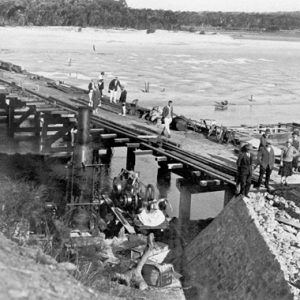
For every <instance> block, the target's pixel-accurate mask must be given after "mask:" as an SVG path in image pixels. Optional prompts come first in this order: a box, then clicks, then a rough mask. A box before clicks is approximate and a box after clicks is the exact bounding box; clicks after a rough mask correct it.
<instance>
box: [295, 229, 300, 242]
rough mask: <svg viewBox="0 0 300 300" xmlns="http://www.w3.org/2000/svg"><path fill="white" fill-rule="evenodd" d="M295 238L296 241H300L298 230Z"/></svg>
mask: <svg viewBox="0 0 300 300" xmlns="http://www.w3.org/2000/svg"><path fill="white" fill-rule="evenodd" d="M296 240H297V242H298V243H300V231H299V232H298V233H297V235H296Z"/></svg>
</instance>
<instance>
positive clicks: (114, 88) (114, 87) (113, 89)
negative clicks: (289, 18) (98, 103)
mask: <svg viewBox="0 0 300 300" xmlns="http://www.w3.org/2000/svg"><path fill="white" fill-rule="evenodd" d="M118 87H119V88H121V83H120V81H119V79H118V77H115V78H114V79H113V80H112V81H111V82H110V83H109V86H108V92H109V93H110V97H109V98H110V99H109V100H110V103H112V102H113V103H116V100H117V92H118Z"/></svg>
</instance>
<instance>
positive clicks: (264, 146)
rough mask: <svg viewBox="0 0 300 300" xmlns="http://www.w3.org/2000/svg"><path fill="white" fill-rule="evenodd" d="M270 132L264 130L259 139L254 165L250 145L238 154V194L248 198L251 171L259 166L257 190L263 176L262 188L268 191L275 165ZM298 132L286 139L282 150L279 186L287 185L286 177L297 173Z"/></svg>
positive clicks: (245, 146) (242, 148)
mask: <svg viewBox="0 0 300 300" xmlns="http://www.w3.org/2000/svg"><path fill="white" fill-rule="evenodd" d="M270 134H271V131H270V129H269V128H267V129H266V131H265V133H264V134H262V136H261V138H260V144H259V148H258V152H257V161H256V164H255V161H254V157H253V154H252V152H251V150H252V145H251V144H246V145H244V146H243V147H241V151H240V154H239V156H238V159H237V171H238V175H237V187H238V190H239V191H238V193H239V194H242V195H244V196H248V193H249V190H250V187H251V181H252V174H253V170H254V169H255V168H256V167H257V166H259V167H260V170H259V178H258V182H257V186H256V187H257V188H260V187H261V186H262V183H263V178H264V176H265V181H264V186H265V188H266V189H267V191H270V176H271V173H272V170H273V168H274V165H275V154H274V149H273V147H272V143H271V140H270V139H269V136H270ZM298 137H299V132H298V131H294V132H293V134H292V138H291V139H288V140H287V142H286V146H285V147H284V148H283V149H282V152H281V157H280V168H279V174H280V175H281V184H284V185H288V183H287V177H288V176H291V175H292V174H293V172H294V173H295V172H298V171H299V166H298V160H299V150H300V149H299V141H298Z"/></svg>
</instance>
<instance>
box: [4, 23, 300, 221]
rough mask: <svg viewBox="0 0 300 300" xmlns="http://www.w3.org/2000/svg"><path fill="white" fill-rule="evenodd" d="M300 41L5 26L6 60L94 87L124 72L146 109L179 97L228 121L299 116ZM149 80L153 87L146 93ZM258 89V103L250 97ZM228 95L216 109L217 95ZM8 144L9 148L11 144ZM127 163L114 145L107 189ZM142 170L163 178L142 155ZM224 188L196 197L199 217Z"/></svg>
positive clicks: (150, 177) (187, 107) (184, 108)
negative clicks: (96, 82) (224, 107)
mask: <svg viewBox="0 0 300 300" xmlns="http://www.w3.org/2000/svg"><path fill="white" fill-rule="evenodd" d="M299 50H300V43H299V42H297V41H293V42H291V41H270V40H268V41H267V40H246V39H242V40H238V39H233V38H232V37H230V36H229V35H221V34H216V35H210V34H207V35H199V34H196V33H186V32H167V31H157V32H155V33H154V34H148V35H147V34H146V33H145V31H136V30H102V29H97V28H84V29H83V30H82V31H81V32H78V31H77V28H73V27H64V28H62V27H51V28H50V27H26V28H23V27H13V28H12V27H0V59H1V60H4V61H11V62H13V63H15V64H19V65H21V66H22V67H24V68H26V69H27V70H28V71H30V72H33V73H38V74H40V75H45V76H46V77H50V78H53V79H55V80H63V81H65V82H66V83H70V84H73V85H77V86H80V87H85V88H86V87H87V84H88V82H89V80H90V79H91V78H93V79H96V78H97V77H98V75H99V73H100V72H101V71H104V72H105V74H106V75H105V92H106V91H107V86H108V83H109V81H110V80H111V79H112V78H113V77H114V76H116V75H117V76H118V77H119V79H120V81H121V83H122V84H125V85H126V87H127V91H128V98H129V101H130V100H133V99H139V104H140V105H142V106H146V107H152V106H154V105H160V106H163V105H165V103H166V101H167V100H169V99H172V100H173V101H174V106H175V113H177V114H183V115H185V116H187V117H190V118H193V119H199V118H211V119H215V120H216V121H217V123H219V124H223V125H240V124H258V123H271V122H289V121H295V122H299V121H300V120H299V108H300V102H299V96H300V87H299V78H300V76H299V75H300V68H299V67H300V51H299ZM145 81H146V82H147V81H148V82H149V83H150V92H149V93H144V92H143V91H142V90H143V89H144V84H145ZM251 95H253V99H254V101H251V102H250V101H248V99H249V98H250V97H251ZM223 100H228V101H229V108H228V110H226V111H215V110H214V104H215V102H216V101H223ZM4 148H5V146H4ZM125 164H126V152H125V150H124V149H122V148H120V149H115V150H114V155H113V159H112V162H111V166H110V168H109V170H108V172H107V175H108V176H107V175H106V177H105V178H104V181H105V184H104V186H105V188H109V187H110V185H111V179H112V178H113V177H114V176H116V175H117V174H118V173H119V171H120V170H121V168H122V167H125ZM136 170H137V171H139V172H140V176H141V180H142V181H143V182H144V183H146V184H147V183H152V184H154V185H155V184H156V181H157V180H156V175H157V164H156V162H155V161H154V159H153V158H152V157H150V156H149V157H138V158H137V161H136ZM175 182H176V176H175V175H173V174H172V179H171V185H170V187H169V188H167V189H165V190H164V189H163V188H162V187H160V192H159V191H158V190H157V196H158V195H159V194H161V195H163V196H165V195H167V197H168V199H169V200H170V202H171V205H172V209H171V210H170V214H171V215H174V216H177V215H178V207H179V192H178V190H177V188H176V185H175ZM222 207H223V193H210V194H202V195H193V196H192V209H191V218H192V219H202V218H207V217H214V216H215V215H216V214H218V212H219V211H220V210H221V209H222Z"/></svg>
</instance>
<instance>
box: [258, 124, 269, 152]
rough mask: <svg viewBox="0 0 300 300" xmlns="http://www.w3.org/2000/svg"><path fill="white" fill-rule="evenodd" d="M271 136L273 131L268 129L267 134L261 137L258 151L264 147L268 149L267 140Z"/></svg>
mask: <svg viewBox="0 0 300 300" xmlns="http://www.w3.org/2000/svg"><path fill="white" fill-rule="evenodd" d="M270 134H271V130H270V129H269V128H267V129H266V131H265V133H264V134H262V136H261V137H260V143H259V147H258V151H259V150H260V149H261V148H262V147H263V148H266V146H267V144H266V142H267V139H268V138H269V136H270Z"/></svg>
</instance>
